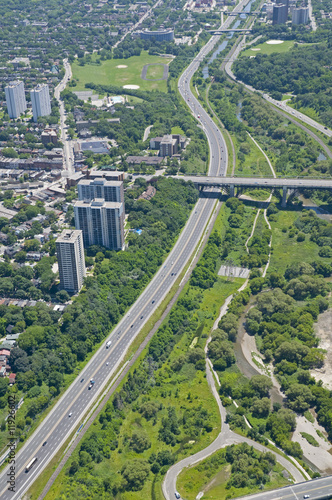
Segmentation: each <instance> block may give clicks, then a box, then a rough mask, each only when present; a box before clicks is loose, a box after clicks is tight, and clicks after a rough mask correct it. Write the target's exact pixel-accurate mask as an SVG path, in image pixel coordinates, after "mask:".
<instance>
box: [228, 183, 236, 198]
mask: <svg viewBox="0 0 332 500" xmlns="http://www.w3.org/2000/svg"><path fill="white" fill-rule="evenodd" d="M229 196H230V197H231V198H233V197H234V196H235V186H234V184H231V185H230V186H229Z"/></svg>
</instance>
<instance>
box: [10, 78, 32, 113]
mask: <svg viewBox="0 0 332 500" xmlns="http://www.w3.org/2000/svg"><path fill="white" fill-rule="evenodd" d="M5 95H6V104H7V110H8V114H9V118H18V117H19V116H20V114H21V113H24V111H25V110H26V109H27V102H26V99H25V93H24V83H23V82H21V81H15V82H10V83H9V85H7V87H5Z"/></svg>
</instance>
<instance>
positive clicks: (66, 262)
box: [55, 229, 86, 293]
mask: <svg viewBox="0 0 332 500" xmlns="http://www.w3.org/2000/svg"><path fill="white" fill-rule="evenodd" d="M55 245H56V253H57V257H58V264H59V274H60V285H61V287H62V288H64V289H65V290H67V292H73V293H76V292H79V291H80V289H81V288H82V285H83V280H84V277H85V275H86V272H85V259H84V248H83V234H82V231H77V230H74V231H73V230H71V229H65V230H64V231H63V232H62V233H61V235H60V236H59V237H58V238H57V240H56V242H55Z"/></svg>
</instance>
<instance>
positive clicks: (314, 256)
mask: <svg viewBox="0 0 332 500" xmlns="http://www.w3.org/2000/svg"><path fill="white" fill-rule="evenodd" d="M300 214H301V211H298V212H295V211H287V210H283V211H280V212H279V213H278V214H277V221H276V222H273V221H272V222H271V226H272V255H271V263H270V267H269V271H268V272H269V273H271V272H273V271H277V272H279V273H282V274H283V273H284V272H285V270H286V267H287V265H288V264H291V263H293V262H309V263H310V262H312V261H314V260H323V261H324V259H322V258H321V257H319V256H318V251H319V247H318V246H317V245H316V243H314V242H313V241H310V237H309V235H306V238H305V240H304V241H302V242H298V241H296V236H294V237H293V238H290V237H289V232H288V228H289V227H290V226H292V225H293V223H294V221H295V220H296V219H297V218H298V217H299V216H300ZM283 228H287V232H283V231H282V229H283ZM325 260H326V259H325Z"/></svg>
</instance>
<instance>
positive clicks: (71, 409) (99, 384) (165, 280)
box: [0, 198, 214, 500]
mask: <svg viewBox="0 0 332 500" xmlns="http://www.w3.org/2000/svg"><path fill="white" fill-rule="evenodd" d="M213 205H214V200H211V199H209V198H201V199H200V200H199V201H198V202H197V204H196V206H195V209H194V211H193V214H192V216H191V217H190V219H189V221H188V223H187V225H186V227H185V228H184V230H183V232H182V233H181V236H180V238H179V239H178V241H177V243H176V245H175V247H174V249H173V251H172V252H171V254H170V255H169V257H168V258H167V259H166V261H165V262H164V264H163V266H162V268H161V269H160V270H159V272H158V273H157V274H156V276H155V277H154V279H153V280H152V282H151V283H150V285H149V286H148V287H147V288H146V290H145V291H144V292H143V294H142V295H141V296H140V297H139V299H138V300H137V301H136V302H135V304H134V305H133V306H132V307H131V309H130V310H129V312H128V313H127V314H126V315H125V317H124V318H123V319H122V321H121V322H120V323H119V324H118V325H117V327H116V328H115V329H114V330H113V332H112V334H111V335H110V336H109V338H108V339H107V340H109V339H110V340H111V342H112V343H111V346H110V347H109V348H108V349H106V346H105V344H106V341H105V344H104V345H103V346H102V347H101V348H100V349H99V350H98V351H97V353H96V354H95V355H94V356H93V358H92V359H91V361H90V362H89V363H88V364H87V366H86V367H85V369H84V370H83V371H82V372H81V373H80V374H79V376H78V377H77V378H76V380H75V382H74V383H73V384H72V385H71V386H70V388H69V389H68V390H67V391H66V392H65V394H64V395H63V396H62V398H61V399H60V400H59V402H58V403H57V405H56V406H55V408H54V409H53V410H52V411H51V413H50V414H49V415H48V416H47V417H46V419H45V420H44V421H43V423H42V424H41V425H40V426H39V428H38V430H37V431H36V432H35V433H34V434H33V435H32V437H31V438H30V439H29V441H28V442H27V443H26V444H25V445H24V447H23V448H22V449H21V450H20V452H19V453H18V454H17V458H16V463H15V493H13V492H11V491H8V489H7V488H8V485H7V472H8V469H6V470H5V471H4V472H3V473H2V475H1V477H0V497H1V499H3V500H6V499H12V500H14V499H18V498H21V496H22V494H23V493H24V492H25V491H26V490H27V488H28V487H29V486H30V485H31V484H32V482H33V481H34V480H35V479H36V477H37V476H38V474H39V473H40V472H41V471H42V470H43V469H44V467H45V466H46V465H47V463H48V462H49V461H50V459H51V457H52V456H53V455H54V454H55V453H56V451H57V450H58V449H59V448H60V447H61V445H62V444H63V443H64V442H65V440H66V439H67V438H68V437H69V435H70V433H71V432H72V431H73V429H74V428H75V427H77V426H78V425H79V424H80V423H81V422H82V417H83V415H84V414H85V412H86V410H87V408H89V406H90V405H91V404H92V403H93V401H95V399H96V398H97V396H98V395H100V394H101V392H102V391H103V388H104V387H105V384H106V383H107V380H108V379H109V377H110V376H111V374H112V373H114V372H115V370H116V368H117V367H118V366H119V363H120V362H121V360H122V359H123V357H124V354H125V352H126V351H127V349H128V347H129V345H130V344H131V343H132V341H133V339H134V338H135V337H136V335H137V334H138V333H139V331H140V329H141V328H142V326H143V325H144V324H145V322H146V321H147V319H148V318H149V317H150V315H151V314H152V313H153V312H154V311H155V310H156V309H157V308H158V306H159V305H160V303H161V301H162V300H163V298H164V297H165V296H166V295H167V293H168V292H169V290H170V288H171V287H172V285H173V284H174V283H175V281H176V279H177V276H178V275H179V274H180V272H181V271H182V269H183V268H184V266H185V264H186V263H187V261H188V259H189V257H190V255H191V254H192V252H193V250H194V249H195V247H196V245H197V243H198V241H199V239H200V237H201V235H202V233H203V231H204V228H205V226H206V223H207V221H208V219H209V217H210V215H211V212H212V210H213ZM91 379H93V380H94V381H95V383H94V385H93V387H92V388H91V389H89V385H90V380H91ZM44 443H45V444H44ZM34 457H37V458H38V460H37V462H36V463H35V464H34V466H33V467H32V469H31V470H30V471H29V472H28V473H26V472H25V467H26V465H27V464H28V463H29V462H30V460H31V459H32V458H34Z"/></svg>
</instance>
